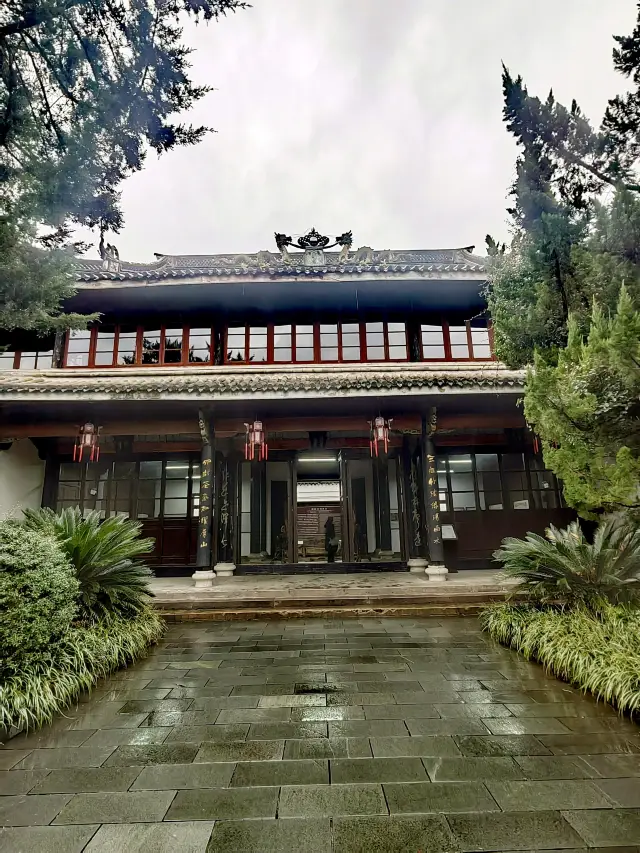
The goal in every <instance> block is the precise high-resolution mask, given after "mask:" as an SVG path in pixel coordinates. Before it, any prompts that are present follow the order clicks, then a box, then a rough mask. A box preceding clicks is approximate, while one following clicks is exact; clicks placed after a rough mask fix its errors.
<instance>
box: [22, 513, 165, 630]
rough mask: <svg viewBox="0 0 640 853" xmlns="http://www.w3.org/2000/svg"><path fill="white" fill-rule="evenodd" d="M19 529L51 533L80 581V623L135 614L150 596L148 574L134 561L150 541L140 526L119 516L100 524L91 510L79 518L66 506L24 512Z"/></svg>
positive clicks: (144, 551)
mask: <svg viewBox="0 0 640 853" xmlns="http://www.w3.org/2000/svg"><path fill="white" fill-rule="evenodd" d="M24 514H25V522H24V523H25V526H26V527H28V528H30V529H33V530H44V531H48V532H51V533H53V534H54V535H55V536H56V538H57V539H58V540H59V542H60V544H61V546H62V548H63V550H64V551H65V553H66V554H67V556H68V557H69V560H70V561H71V563H72V564H73V566H74V568H75V571H76V576H77V578H78V581H79V583H80V602H79V603H80V608H81V611H82V615H83V616H84V618H86V619H89V620H91V619H95V618H96V617H99V616H105V615H107V616H108V615H109V614H117V615H120V616H125V617H126V616H132V615H134V614H137V613H139V612H140V611H141V610H142V609H143V608H144V606H145V604H146V603H147V601H148V598H149V596H152V595H153V593H152V592H151V590H150V588H149V584H148V580H149V578H150V577H151V575H152V573H151V570H150V569H149V568H148V566H146V565H145V564H144V563H141V562H138V559H137V558H139V557H141V556H142V555H143V554H148V553H149V552H150V551H152V550H153V545H154V541H153V539H141V538H140V529H141V526H142V525H141V524H140V523H139V522H136V521H131V520H130V519H128V518H126V516H123V515H115V516H110V517H109V518H106V519H104V520H101V518H100V513H99V512H96V511H93V512H90V513H88V514H87V515H86V516H84V517H83V515H82V513H81V512H80V509H79V508H77V507H69V508H67V509H64V510H62V512H60V513H58V514H57V513H55V512H53V510H50V509H37V510H25V513H24Z"/></svg>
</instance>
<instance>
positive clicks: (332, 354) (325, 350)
mask: <svg viewBox="0 0 640 853" xmlns="http://www.w3.org/2000/svg"><path fill="white" fill-rule="evenodd" d="M320 358H321V359H322V361H337V360H338V347H337V346H335V347H322V349H321V350H320Z"/></svg>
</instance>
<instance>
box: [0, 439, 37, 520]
mask: <svg viewBox="0 0 640 853" xmlns="http://www.w3.org/2000/svg"><path fill="white" fill-rule="evenodd" d="M43 483H44V461H43V460H42V459H40V458H39V456H38V451H37V450H36V448H35V446H34V445H33V444H32V442H31V441H29V439H23V440H21V441H14V442H13V444H12V445H11V447H10V448H9V450H3V451H1V452H0V520H2V519H5V518H12V517H20V515H21V514H22V510H23V509H27V508H28V509H37V508H38V507H39V506H41V504H42V485H43Z"/></svg>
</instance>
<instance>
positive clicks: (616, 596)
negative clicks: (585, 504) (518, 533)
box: [493, 519, 640, 610]
mask: <svg viewBox="0 0 640 853" xmlns="http://www.w3.org/2000/svg"><path fill="white" fill-rule="evenodd" d="M493 556H494V558H495V559H496V560H498V561H499V562H501V563H503V566H504V572H505V574H506V575H507V576H509V577H512V578H517V579H519V580H520V584H519V585H518V586H517V587H516V589H515V590H514V593H515V594H516V595H522V594H524V595H527V596H528V597H529V598H532V599H535V600H537V601H540V602H559V603H564V604H568V605H576V604H583V605H585V606H587V607H591V608H592V609H596V610H597V609H598V608H600V607H601V606H602V604H603V603H604V602H609V603H612V604H624V603H634V602H638V601H639V600H640V577H639V576H640V529H639V528H637V527H634V526H631V525H629V523H628V522H625V521H623V520H620V519H609V520H608V521H606V522H603V523H602V524H600V526H599V527H598V529H597V530H596V532H595V534H594V537H593V543H592V544H591V543H589V542H587V540H586V539H585V536H584V534H583V532H582V530H581V528H580V525H579V524H578V522H576V521H574V522H572V523H571V524H570V525H569V527H567V529H566V530H558V529H557V528H555V527H553V526H551V527H550V528H549V529H548V530H547V536H546V539H545V538H543V537H542V536H538V535H537V534H535V533H527V536H526V539H512V538H508V539H505V540H504V542H503V543H502V547H501V548H500V549H499V550H498V551H496V552H495V554H494V555H493Z"/></svg>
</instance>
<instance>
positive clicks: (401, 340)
mask: <svg viewBox="0 0 640 853" xmlns="http://www.w3.org/2000/svg"><path fill="white" fill-rule="evenodd" d="M406 342H407V336H406V335H405V333H404V332H389V344H390V345H392V344H393V345H394V346H404V345H405V344H406Z"/></svg>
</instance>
